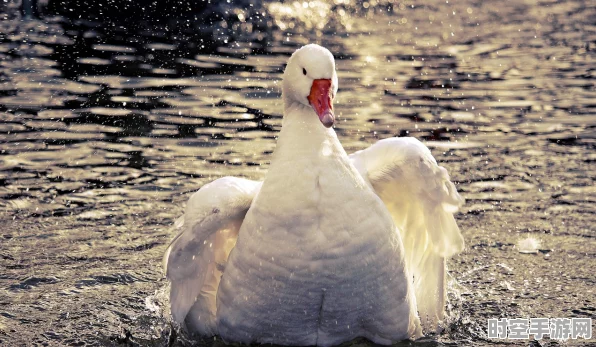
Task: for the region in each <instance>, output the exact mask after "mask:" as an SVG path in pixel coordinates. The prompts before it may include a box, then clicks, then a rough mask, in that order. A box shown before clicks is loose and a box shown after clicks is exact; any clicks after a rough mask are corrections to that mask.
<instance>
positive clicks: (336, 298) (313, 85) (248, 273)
mask: <svg viewBox="0 0 596 347" xmlns="http://www.w3.org/2000/svg"><path fill="white" fill-rule="evenodd" d="M336 91H337V75H336V73H335V61H334V59H333V55H332V54H331V53H330V52H329V51H328V50H327V49H325V48H323V47H321V46H318V45H307V46H304V47H302V48H301V49H299V50H297V51H296V52H295V53H294V54H293V55H292V57H291V58H290V60H289V62H288V65H287V67H286V69H285V72H284V79H283V100H284V118H283V123H282V130H281V132H280V134H279V140H278V143H277V148H276V149H275V152H274V154H273V159H272V161H271V166H270V169H269V171H268V173H267V176H266V178H265V180H264V181H263V182H256V181H250V180H247V179H242V178H234V177H224V178H221V179H218V180H216V181H214V182H211V183H209V184H207V185H205V186H204V187H202V188H201V190H199V191H198V192H196V193H195V194H194V195H193V196H192V197H191V198H190V200H189V202H188V205H187V207H186V211H185V213H184V216H183V217H182V218H180V219H179V221H178V222H177V225H176V226H177V227H178V228H179V230H180V233H179V234H178V235H177V236H176V238H175V239H174V240H173V241H172V244H171V245H170V247H169V249H168V251H167V253H166V255H165V261H166V265H165V266H166V275H167V277H168V279H169V280H170V281H171V292H170V300H171V312H172V316H173V319H174V321H176V322H178V323H179V324H181V325H183V326H186V328H187V329H189V330H190V331H192V332H195V333H199V334H201V335H205V336H211V335H219V336H220V337H221V338H223V339H224V340H225V341H230V342H244V343H255V342H256V343H274V344H282V345H300V346H306V345H317V346H330V345H335V344H339V343H341V342H344V341H347V340H351V339H353V338H356V337H365V338H368V339H369V340H371V341H373V342H376V343H380V344H391V343H393V342H395V341H398V340H403V339H415V338H417V337H419V336H421V335H422V331H423V328H424V330H425V331H434V330H436V329H437V326H438V324H439V323H440V321H441V320H442V319H443V315H444V304H445V274H446V273H445V272H446V269H445V259H446V258H447V257H450V256H452V255H453V254H455V253H458V252H459V251H461V250H462V249H463V246H464V242H463V238H462V236H461V234H460V232H459V229H458V227H457V224H456V222H455V220H454V218H453V213H454V212H455V211H457V209H458V208H459V206H460V205H461V204H462V202H463V200H462V198H461V197H460V196H459V194H458V193H457V191H456V189H455V186H454V185H453V183H451V182H450V180H449V176H448V174H447V171H446V170H445V169H444V168H443V167H440V166H438V165H437V163H436V161H435V159H434V158H433V157H432V155H431V153H430V151H429V150H428V148H426V147H425V146H424V145H423V144H422V143H420V142H419V141H417V140H416V139H413V138H391V139H386V140H381V141H379V142H378V143H376V144H375V145H373V146H371V147H370V148H368V149H366V150H363V151H359V152H356V153H354V154H352V155H350V156H348V155H347V154H346V152H345V151H344V149H343V148H342V146H341V144H340V142H339V140H338V139H337V135H336V134H335V131H334V130H333V129H332V128H331V126H332V125H333V123H334V120H335V116H334V114H333V106H332V100H333V98H334V97H335V93H336ZM317 116H318V117H317Z"/></svg>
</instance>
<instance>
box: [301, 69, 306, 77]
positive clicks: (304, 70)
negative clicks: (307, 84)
mask: <svg viewBox="0 0 596 347" xmlns="http://www.w3.org/2000/svg"><path fill="white" fill-rule="evenodd" d="M302 73H303V74H304V76H306V69H305V68H302Z"/></svg>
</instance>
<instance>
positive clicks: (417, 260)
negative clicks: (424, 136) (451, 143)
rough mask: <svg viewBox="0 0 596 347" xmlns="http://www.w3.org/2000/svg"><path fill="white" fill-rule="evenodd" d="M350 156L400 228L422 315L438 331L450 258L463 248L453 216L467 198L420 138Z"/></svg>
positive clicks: (392, 142) (381, 144)
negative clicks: (447, 259)
mask: <svg viewBox="0 0 596 347" xmlns="http://www.w3.org/2000/svg"><path fill="white" fill-rule="evenodd" d="M350 158H351V159H352V162H353V163H354V165H355V166H356V168H358V170H359V172H360V173H361V174H362V175H363V177H365V178H366V179H367V180H368V182H369V184H371V186H372V187H373V189H374V190H375V191H376V192H377V194H378V195H379V197H380V198H381V199H382V200H383V202H384V203H385V205H386V206H387V209H388V210H389V212H390V213H391V216H392V217H393V220H394V222H395V225H396V226H397V228H398V229H399V231H400V232H401V236H402V241H403V243H404V249H405V252H406V266H407V268H408V270H409V273H410V274H411V275H412V276H413V277H414V278H413V281H414V292H415V293H416V301H417V305H418V314H419V316H420V319H421V321H422V324H423V327H424V329H425V330H426V331H435V330H436V329H437V327H438V324H439V323H440V322H441V320H442V319H443V316H444V306H445V294H446V293H445V276H446V273H445V272H446V268H445V259H446V258H448V257H450V256H453V255H454V254H457V253H459V252H461V251H462V249H463V248H464V240H463V237H462V235H461V233H460V231H459V228H458V226H457V224H456V222H455V219H454V217H453V213H455V212H456V211H457V210H458V209H459V208H460V207H461V205H462V204H463V202H464V200H463V198H462V197H461V196H460V195H459V194H458V193H457V189H456V188H455V185H454V184H453V183H452V182H451V181H450V179H449V175H448V174H447V170H445V168H443V167H441V166H439V165H437V162H436V160H435V159H434V158H433V156H432V155H431V153H430V151H429V149H428V148H427V147H426V146H424V145H423V144H422V143H421V142H420V141H418V140H417V139H415V138H411V137H407V138H390V139H385V140H381V141H379V142H377V143H375V144H374V145H372V146H371V147H369V148H367V149H365V150H362V151H359V152H356V153H354V154H352V155H351V156H350Z"/></svg>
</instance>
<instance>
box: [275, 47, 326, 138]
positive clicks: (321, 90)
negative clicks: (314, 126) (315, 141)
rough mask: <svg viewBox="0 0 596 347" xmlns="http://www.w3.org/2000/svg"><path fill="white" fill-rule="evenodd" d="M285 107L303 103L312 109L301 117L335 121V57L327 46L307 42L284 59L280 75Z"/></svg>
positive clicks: (322, 121)
mask: <svg viewBox="0 0 596 347" xmlns="http://www.w3.org/2000/svg"><path fill="white" fill-rule="evenodd" d="M282 91H283V97H284V103H285V107H286V108H288V107H290V106H291V105H293V104H298V105H302V106H305V107H306V108H307V109H312V110H313V112H305V114H304V117H309V116H312V117H316V116H318V117H319V120H320V121H321V123H322V124H323V125H324V126H325V127H326V128H330V127H331V126H332V125H333V123H334V122H335V115H334V113H333V98H334V97H335V94H336V93H337V74H336V73H335V60H334V59H333V55H332V54H331V52H329V50H328V49H326V48H324V47H321V46H319V45H315V44H310V45H306V46H304V47H302V48H300V49H298V50H297V51H296V52H294V54H292V56H291V57H290V60H289V61H288V65H287V66H286V69H285V71H284V76H283V87H282Z"/></svg>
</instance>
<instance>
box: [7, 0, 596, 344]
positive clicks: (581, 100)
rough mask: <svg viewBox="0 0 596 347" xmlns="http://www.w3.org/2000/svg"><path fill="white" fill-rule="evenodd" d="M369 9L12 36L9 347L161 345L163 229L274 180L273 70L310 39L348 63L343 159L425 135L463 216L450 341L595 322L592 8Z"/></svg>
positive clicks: (47, 22) (340, 4) (278, 7)
mask: <svg viewBox="0 0 596 347" xmlns="http://www.w3.org/2000/svg"><path fill="white" fill-rule="evenodd" d="M304 4H307V5H308V6H306V5H304ZM366 4H367V5H366V6H364V5H363V6H360V5H358V4H355V3H354V2H350V1H330V2H324V1H314V2H310V3H303V2H294V1H289V2H283V3H281V4H280V3H276V2H270V3H269V2H267V3H266V4H265V5H263V7H262V8H260V9H252V10H251V11H248V10H244V9H242V8H233V7H232V8H233V9H234V11H235V12H234V11H233V13H234V14H233V17H234V21H232V22H230V24H228V22H226V21H223V20H222V21H220V22H217V23H215V24H216V25H215V26H214V28H215V29H212V28H210V29H206V28H204V27H201V25H197V26H193V25H186V26H185V25H180V26H178V27H171V26H169V25H159V24H156V23H153V24H154V25H152V26H151V27H148V26H147V25H146V24H145V25H138V23H134V25H130V26H125V25H123V24H117V25H109V24H103V23H96V22H90V21H85V20H74V21H72V22H71V21H68V20H66V19H64V18H61V17H49V18H46V19H44V20H43V21H20V20H18V19H10V18H11V17H10V16H7V18H8V19H5V20H2V21H0V120H1V123H0V133H1V135H0V197H1V200H0V207H1V209H2V214H0V217H1V218H2V221H3V223H4V224H5V225H6V227H5V228H4V231H3V233H2V237H3V241H2V246H1V247H0V250H1V252H0V253H1V254H0V264H2V266H3V268H5V269H6V271H5V272H4V274H1V275H0V283H1V284H2V285H1V288H0V293H2V294H1V295H0V298H1V299H0V342H1V341H27V343H30V342H31V341H34V342H36V343H48V342H49V343H59V344H73V345H84V344H118V343H128V342H131V341H132V342H135V343H142V344H149V343H153V344H156V345H158V344H163V343H164V342H165V341H166V340H167V338H168V337H167V336H168V334H169V331H170V329H169V327H168V325H167V324H166V322H165V320H164V319H163V318H162V316H163V315H165V314H167V312H163V310H164V309H165V310H166V311H167V308H164V306H163V301H160V300H163V295H162V294H163V293H162V291H163V286H164V282H163V280H162V275H161V272H160V256H161V254H162V253H163V251H164V248H165V245H166V243H167V241H168V240H169V237H170V235H169V231H168V230H167V226H168V225H170V224H171V223H172V220H173V219H174V218H176V217H177V215H178V214H180V212H181V211H182V203H183V202H184V201H185V199H187V197H188V195H187V193H188V192H191V191H194V190H196V189H197V188H198V187H200V186H201V185H202V184H204V183H206V182H208V181H210V180H212V179H214V178H217V177H220V176H223V175H237V176H244V177H249V178H256V179H258V178H262V177H263V176H264V173H265V172H266V170H267V166H268V163H269V155H270V154H271V152H272V151H273V148H274V146H275V138H276V132H277V131H279V128H280V125H281V116H282V115H281V100H280V99H279V98H280V93H281V91H280V79H281V73H282V71H283V68H284V64H285V62H286V60H287V58H288V56H289V54H291V52H293V50H295V49H296V48H297V47H299V46H301V45H302V44H305V43H308V42H317V43H321V44H323V45H325V46H327V47H329V48H330V49H331V50H332V51H333V52H334V53H335V55H336V58H337V69H338V75H339V83H340V88H339V93H338V96H337V104H336V110H337V114H338V115H339V117H340V118H339V122H338V124H337V126H336V131H337V132H338V133H339V136H340V139H341V141H342V143H343V144H344V146H345V147H346V149H347V150H348V151H354V150H357V149H361V148H364V147H366V146H367V145H369V144H370V143H372V142H373V141H375V140H376V139H380V138H386V137H389V136H415V137H417V138H419V139H422V140H426V141H427V142H426V143H427V145H428V146H429V147H430V148H431V149H432V151H433V154H434V155H435V156H436V157H437V159H438V160H439V161H441V162H442V163H443V165H445V166H446V167H447V168H448V169H449V171H450V172H451V175H452V178H453V179H454V180H455V181H457V182H458V188H459V190H460V191H461V192H462V194H463V195H464V197H465V198H466V200H467V205H466V206H465V210H464V211H463V213H462V214H460V215H459V217H458V218H459V220H460V223H461V224H462V229H463V230H464V235H465V237H466V239H467V240H468V245H469V247H468V252H467V253H465V254H463V255H462V256H461V257H460V258H458V259H456V260H455V263H454V264H452V267H453V268H454V277H456V278H457V279H458V281H459V282H460V285H459V286H454V287H453V288H452V291H453V293H452V294H453V298H452V299H453V300H452V305H453V308H452V310H451V311H452V312H453V322H452V324H451V325H449V326H448V329H447V332H446V333H444V334H443V335H442V336H441V337H440V340H441V341H445V342H458V343H470V341H472V340H476V341H478V339H484V338H485V333H484V330H483V329H485V327H484V325H483V324H484V321H485V320H486V318H493V317H504V316H511V317H513V316H522V315H528V314H530V313H532V314H534V316H537V314H536V312H537V311H535V310H537V309H542V310H543V311H538V313H542V315H543V316H553V317H555V316H557V317H558V316H561V317H571V316H574V315H576V316H592V317H593V316H594V303H593V301H594V300H595V299H594V293H593V292H592V289H591V288H593V285H594V283H596V280H595V277H594V274H592V273H590V272H589V266H586V267H582V266H581V264H584V265H586V264H592V265H593V262H594V258H595V257H596V254H595V253H594V248H593V245H594V241H593V240H594V233H593V229H592V228H591V225H593V223H594V222H596V221H595V220H594V213H595V209H594V202H595V201H596V190H594V188H593V187H594V185H593V183H594V182H593V177H592V176H593V174H592V172H593V162H594V160H595V159H596V156H595V154H594V151H593V149H594V147H595V144H596V132H595V131H594V128H595V126H596V112H595V107H596V102H595V100H596V97H595V85H594V54H593V51H594V45H595V44H596V36H595V35H596V34H595V33H596V27H594V24H593V23H592V22H591V21H590V19H591V18H595V16H596V11H595V10H594V7H593V6H589V1H570V2H564V3H560V2H553V1H548V0H545V1H526V2H523V3H518V4H508V6H498V5H496V3H495V4H490V3H488V2H481V1H467V2H466V3H461V2H457V3H456V4H454V3H450V2H433V3H432V4H424V5H423V4H419V3H417V2H409V1H404V2H392V1H378V2H373V1H371V2H367V3H366ZM259 11H261V12H259ZM255 13H260V15H256V14H255ZM2 16H4V15H2ZM218 18H219V17H218ZM263 23H265V24H267V25H265V24H263ZM199 24H204V23H199ZM274 25H275V26H277V28H278V29H273V27H274ZM203 26H204V25H203ZM279 28H281V30H280V29H279ZM517 233H537V234H538V235H540V237H542V238H544V240H543V241H544V243H545V244H546V246H545V247H546V248H545V250H544V252H543V253H544V254H545V255H544V257H543V256H542V254H541V255H540V256H539V257H538V256H537V257H534V258H523V260H519V259H518V258H516V257H518V255H515V256H514V255H513V254H515V252H513V249H514V247H515V246H514V245H515V241H516V239H514V238H515V237H517V236H516V235H517ZM549 247H550V248H549ZM551 249H555V251H554V252H550V250H551ZM551 253H552V256H551V255H550V254H551ZM549 259H550V260H549ZM555 259H557V261H556V262H555ZM519 261H525V262H527V264H526V265H527V266H519V267H518V268H517V269H516V270H515V271H514V272H512V273H510V271H508V270H504V268H502V267H499V266H497V265H498V264H500V263H507V264H509V265H517V263H518V262H519ZM557 262H558V263H557ZM565 262H574V263H573V264H574V265H573V266H574V267H575V269H574V271H573V272H572V273H569V274H566V275H565V276H563V277H555V279H554V280H551V281H549V280H548V279H546V278H545V279H544V280H541V281H539V282H535V279H536V278H537V277H538V278H541V277H540V276H545V275H544V273H542V274H541V275H540V276H538V275H537V273H538V269H541V271H543V272H549V273H553V274H554V272H553V269H552V268H551V267H552V266H554V265H552V264H559V265H561V266H566V265H565V264H567V263H565ZM480 270H482V271H480ZM557 273H560V270H558V272H557ZM487 274H488V277H487ZM553 276H554V275H553ZM503 283H505V284H503ZM503 288H504V289H503ZM511 288H514V290H511ZM156 290H158V291H159V293H158V295H155V296H154V295H153V294H155V291H156ZM535 293H538V294H535ZM549 293H551V294H549ZM552 293H556V294H552ZM574 293H589V294H590V295H588V296H589V297H590V298H591V299H585V300H584V299H583V296H581V295H579V296H578V294H574ZM549 295H550V296H549ZM538 296H539V299H540V300H542V301H541V304H540V305H536V306H539V307H540V308H536V307H535V304H532V305H529V304H528V303H532V302H534V301H535V300H537V298H538ZM551 297H552V298H553V299H554V298H556V299H557V300H559V301H560V300H562V302H566V303H567V304H566V305H564V307H562V306H561V305H559V304H556V303H555V302H554V301H550V300H551V299H550V298H551ZM580 297H581V298H580ZM155 300H157V302H154V301H155ZM532 300H534V301H532ZM511 302H514V303H516V304H515V305H512V304H510V303H511ZM524 305H527V306H532V307H527V306H524ZM555 313H557V314H555ZM362 343H363V342H355V344H362Z"/></svg>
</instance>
